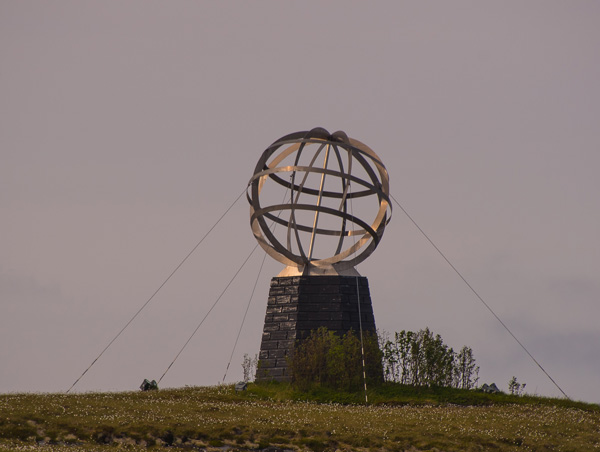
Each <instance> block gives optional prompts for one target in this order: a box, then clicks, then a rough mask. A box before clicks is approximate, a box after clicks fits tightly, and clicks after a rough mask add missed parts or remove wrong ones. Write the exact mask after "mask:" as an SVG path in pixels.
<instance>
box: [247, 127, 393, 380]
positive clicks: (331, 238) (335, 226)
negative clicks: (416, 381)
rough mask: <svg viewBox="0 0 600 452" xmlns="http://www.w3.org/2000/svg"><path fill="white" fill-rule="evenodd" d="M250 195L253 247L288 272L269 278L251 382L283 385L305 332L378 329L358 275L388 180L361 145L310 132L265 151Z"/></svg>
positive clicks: (379, 231) (380, 220)
mask: <svg viewBox="0 0 600 452" xmlns="http://www.w3.org/2000/svg"><path fill="white" fill-rule="evenodd" d="M247 197H248V201H249V203H250V225H251V228H252V232H253V233H254V236H255V237H256V239H257V240H258V243H259V244H260V245H261V247H262V248H263V249H264V250H265V251H266V252H267V253H268V254H269V255H270V256H271V257H273V258H274V259H276V260H278V261H279V262H281V263H282V264H284V265H286V267H285V268H284V269H283V270H282V272H281V273H280V274H279V275H277V276H276V277H274V278H273V279H272V280H271V288H270V291H269V298H268V303H267V312H266V316H265V325H264V329H263V336H262V341H261V347H260V354H259V369H258V371H257V375H256V380H257V381H264V380H277V381H289V380H291V378H292V375H291V374H290V372H289V369H288V359H289V358H290V357H291V356H293V353H294V349H295V347H296V346H297V345H298V344H299V343H300V342H301V341H302V339H303V338H305V337H307V336H308V335H309V334H310V332H311V331H313V330H316V329H318V328H320V327H326V328H328V329H329V330H332V331H334V332H336V333H337V334H340V335H342V334H344V333H346V332H348V331H350V330H353V331H354V332H355V333H358V332H359V331H363V332H364V331H370V332H375V331H376V328H375V318H374V316H373V308H372V304H371V297H370V293H369V285H368V281H367V278H366V277H363V276H360V274H359V273H358V271H357V270H356V268H355V267H356V265H357V264H359V263H360V262H362V261H363V260H365V259H366V258H367V257H368V256H370V255H371V253H372V252H373V250H374V249H375V248H376V247H377V245H378V244H379V242H380V241H381V238H382V236H383V232H384V230H385V227H386V225H387V224H388V223H389V221H390V218H391V203H390V200H389V178H388V173H387V170H386V169H385V166H384V165H383V163H382V162H381V160H380V159H379V157H378V156H377V155H376V154H375V152H373V151H372V150H371V149H370V148H369V147H368V146H366V145H365V144H363V143H361V142H360V141H358V140H355V139H352V138H349V137H348V136H347V135H346V134H345V133H344V132H341V131H338V132H335V133H333V134H330V133H329V132H328V131H327V130H325V129H322V128H316V129H312V130H310V131H305V132H296V133H292V134H289V135H286V136H284V137H282V138H280V139H279V140H277V141H275V142H274V143H273V144H272V145H271V146H269V147H268V148H267V149H266V150H265V152H264V153H263V154H262V156H261V158H260V159H259V161H258V163H257V165H256V168H255V170H254V174H253V176H252V178H251V179H250V182H249V184H248V193H247Z"/></svg>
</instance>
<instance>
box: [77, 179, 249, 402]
mask: <svg viewBox="0 0 600 452" xmlns="http://www.w3.org/2000/svg"><path fill="white" fill-rule="evenodd" d="M245 192H246V189H245V188H244V190H243V191H242V192H241V193H240V194H239V196H238V197H237V198H236V199H235V201H233V202H232V203H231V205H230V206H229V207H228V208H227V210H226V211H225V212H224V213H223V214H222V215H221V216H220V217H219V219H218V220H217V222H216V223H215V224H214V225H213V226H212V227H211V228H210V229H209V230H208V232H207V233H206V234H204V237H202V238H201V239H200V241H199V242H198V243H196V246H194V247H193V248H192V250H191V251H190V252H189V253H188V254H187V256H185V257H184V258H183V260H182V261H181V262H180V263H179V265H177V267H175V270H173V271H172V272H171V274H170V275H169V276H168V277H167V279H165V280H164V281H163V283H162V284H161V285H160V286H159V287H158V289H156V291H155V292H154V293H153V294H152V295H151V296H150V298H148V300H146V302H145V303H144V304H143V305H142V307H141V308H140V309H138V311H137V312H136V313H135V314H134V315H133V317H131V319H129V321H128V322H127V323H126V324H125V326H124V327H123V328H121V331H119V332H118V333H117V335H116V336H115V337H113V339H112V340H111V341H110V342H109V343H108V345H107V346H106V347H104V349H103V350H102V351H101V352H100V354H99V355H98V356H97V357H96V359H94V361H92V364H90V365H89V367H88V368H87V369H85V370H84V371H83V373H82V374H81V375H80V376H79V378H78V379H77V380H75V383H73V384H72V385H71V387H70V388H69V389H68V390H67V392H66V393H67V394H68V393H69V392H70V391H71V389H73V388H74V387H75V385H76V384H77V383H78V382H79V380H81V379H82V378H83V376H84V375H85V374H86V373H87V372H88V370H90V369H91V368H92V366H93V365H94V364H96V361H98V359H100V357H101V356H102V355H103V354H104V352H105V351H106V350H108V348H109V347H110V346H111V345H112V344H113V342H115V341H116V340H117V338H118V337H119V336H120V335H121V334H122V333H123V331H125V329H126V328H127V327H128V326H129V325H130V324H131V322H133V321H134V319H135V318H136V317H137V316H138V315H139V314H140V313H141V312H142V311H143V310H144V308H145V307H146V306H147V305H148V303H150V301H152V299H153V298H154V297H155V296H156V294H158V292H159V291H160V290H161V289H162V288H163V286H164V285H165V284H167V282H168V281H169V280H170V279H171V277H172V276H173V275H174V274H175V272H177V270H179V268H181V266H182V265H183V264H184V263H185V261H187V260H188V258H189V257H190V256H191V255H192V254H193V253H194V251H196V249H197V248H198V247H199V246H200V244H201V243H202V242H203V241H204V239H206V237H208V235H209V234H210V233H211V232H212V230H213V229H214V228H215V227H216V226H217V225H218V224H219V223H220V222H221V220H222V219H223V218H224V217H225V215H227V214H228V213H229V211H230V210H231V208H232V207H233V206H234V205H235V204H236V203H237V202H238V200H239V199H240V198H241V197H242V195H243V194H244V193H245Z"/></svg>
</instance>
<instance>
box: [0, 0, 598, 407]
mask: <svg viewBox="0 0 600 452" xmlns="http://www.w3.org/2000/svg"><path fill="white" fill-rule="evenodd" d="M599 23H600V3H598V2H594V1H569V2H562V1H559V2H553V1H529V2H523V1H504V2H479V1H472V2H466V1H455V2H445V1H440V2H420V1H414V2H404V1H393V2H392V1H390V2H359V1H345V2H341V1H338V2H320V1H319V2H312V1H305V2H279V1H271V2H266V1H263V2H237V3H233V2H200V1H198V2H188V1H185V2H184V1H181V2H158V1H145V0H144V1H129V2H120V1H102V2H100V1H91V2H80V1H62V0H61V1H54V2H42V1H37V2H31V1H2V2H1V3H0V232H1V233H0V392H14V391H44V392H45V391H65V390H67V389H68V388H69V387H70V386H71V385H72V384H73V382H74V381H75V380H76V379H77V378H78V377H79V376H80V375H81V373H82V372H83V371H84V370H85V369H86V368H87V367H88V366H89V365H90V364H91V362H92V361H93V360H94V358H96V356H98V354H99V353H100V352H101V351H102V349H103V348H104V347H105V346H106V345H107V344H108V342H109V341H110V340H111V339H112V338H113V337H114V336H115V335H116V334H117V333H118V331H119V330H120V329H121V328H122V327H123V326H124V325H125V323H126V322H127V321H128V320H129V319H130V318H131V316H132V315H133V314H134V313H135V312H136V311H137V310H138V309H139V308H140V307H141V306H142V305H143V304H144V302H145V301H146V300H147V299H148V298H149V297H150V296H151V295H152V293H153V292H154V291H155V290H156V289H157V288H158V286H159V285H160V284H161V283H162V282H163V281H164V279H165V278H166V277H167V276H168V275H169V274H170V273H171V271H172V270H173V269H174V268H175V267H176V266H177V264H178V263H179V262H180V261H181V259H183V258H184V257H185V255H186V254H187V253H188V252H189V251H190V250H191V249H192V248H193V247H194V245H195V244H196V243H198V241H199V240H200V238H201V237H202V236H203V235H204V234H205V233H206V232H207V231H208V230H209V228H210V227H211V226H213V225H214V224H215V222H216V221H217V220H218V218H219V216H220V215H221V214H222V213H223V212H224V211H225V210H226V209H227V207H228V206H229V205H230V204H231V203H232V202H233V201H234V200H235V199H236V197H237V196H238V195H239V194H240V193H242V191H243V190H244V188H245V186H246V184H247V182H248V180H249V179H250V177H251V175H252V171H253V169H254V166H255V164H256V161H257V160H258V158H259V157H260V155H261V153H262V152H263V150H264V149H265V148H266V147H267V146H268V145H269V144H271V143H272V142H273V141H275V140H276V139H278V138H279V137H281V136H283V135H286V134H288V133H291V132H295V131H300V130H309V129H312V128H313V127H317V126H320V127H324V128H326V129H328V130H330V131H332V132H333V131H335V130H339V129H341V130H344V131H345V132H346V133H347V134H348V135H349V136H351V137H353V138H356V139H358V140H360V141H362V142H364V143H366V144H367V145H369V146H370V147H371V148H372V149H373V150H374V151H375V152H376V153H377V154H378V155H379V156H380V157H381V158H382V160H383V162H384V163H385V165H386V166H387V169H388V171H389V174H390V186H391V191H392V194H393V195H394V196H395V197H396V199H398V201H399V202H400V203H401V204H402V205H403V207H404V208H405V209H406V210H407V211H408V212H409V213H410V214H411V215H412V216H413V218H414V219H415V220H416V222H417V223H418V224H419V225H420V226H421V228H422V229H423V230H424V231H425V232H426V233H427V234H428V235H429V236H430V237H431V239H432V240H433V241H434V242H435V243H436V244H437V245H438V247H439V248H440V249H441V250H442V251H443V252H444V253H445V254H446V255H447V257H448V258H449V259H450V260H451V261H452V262H453V264H454V265H455V266H456V267H457V268H458V269H459V270H460V271H461V272H462V273H463V275H464V276H465V278H467V280H468V281H469V282H470V284H471V285H472V286H473V287H474V288H475V289H476V290H477V291H478V292H479V293H480V295H481V296H482V297H483V298H484V299H485V300H486V302H487V303H488V304H489V305H490V306H491V307H492V308H493V309H494V310H495V312H496V313H497V314H498V315H499V316H500V318H501V319H502V320H503V321H504V322H505V323H506V324H507V325H508V326H509V328H511V330H512V331H513V332H514V334H515V335H516V336H517V337H518V338H519V339H520V340H521V342H522V343H523V344H524V345H525V346H526V347H527V348H528V349H529V350H530V352H531V353H532V354H533V355H534V356H535V358H536V359H537V360H538V361H539V362H540V364H542V366H543V367H544V368H545V369H546V370H547V371H548V373H549V374H550V375H551V376H552V377H553V378H554V380H555V381H556V382H557V383H558V384H559V385H560V386H561V387H562V388H563V389H564V391H565V392H566V393H567V394H568V395H569V396H570V397H572V398H574V399H578V400H585V401H589V402H596V403H597V402H600V389H598V388H599V386H598V381H599V379H598V376H599V375H600V327H599V324H600V320H599V319H600V277H599V272H600V240H599V237H598V231H600V208H599V207H600V201H599V195H598V194H599V192H600V177H598V172H599V169H600V123H599V118H600V87H599V80H600V58H599V57H598V49H600V26H598V24H599ZM255 244H256V242H255V240H254V238H253V236H252V233H251V230H250V227H249V219H248V206H247V203H246V201H245V199H244V198H241V199H240V200H239V201H238V202H237V203H236V204H235V205H234V207H233V208H232V210H231V211H230V213H229V214H228V215H227V216H226V217H225V218H224V219H223V221H222V222H221V223H220V224H219V226H218V229H217V230H216V231H214V232H213V233H211V235H210V236H209V238H208V239H207V240H206V241H205V242H204V243H203V244H202V245H201V246H200V247H199V248H198V249H197V251H196V252H195V253H194V254H193V255H192V257H191V258H190V259H189V260H188V261H187V262H186V264H185V265H184V266H183V267H182V268H181V270H180V271H178V272H177V273H176V274H175V276H174V277H173V278H172V279H171V280H170V281H169V283H168V284H167V285H166V286H165V287H164V288H163V290H162V291H161V292H160V293H159V294H158V295H157V296H156V297H155V298H154V299H153V300H152V302H151V303H150V304H148V306H147V307H146V309H145V310H144V311H143V312H142V314H141V315H140V316H139V317H138V318H137V319H136V320H135V321H134V322H133V323H132V324H131V325H130V326H129V328H128V329H127V330H126V331H125V332H124V333H123V335H122V336H120V337H119V339H117V341H115V342H114V344H113V345H112V346H111V347H110V348H109V349H108V350H107V352H106V353H105V354H104V355H103V356H102V357H101V358H100V359H99V360H98V362H96V364H95V365H94V366H93V367H92V368H91V370H90V371H89V372H88V373H87V374H86V375H85V376H84V378H82V379H81V381H80V382H79V383H78V385H77V386H76V390H79V391H89V390H136V389H137V388H138V386H139V385H140V383H141V382H142V380H143V379H144V378H148V379H158V378H159V377H160V376H161V375H162V373H163V372H164V371H165V369H166V368H167V366H168V365H169V364H170V363H171V361H172V360H173V358H174V357H175V355H176V354H177V352H178V351H179V350H180V349H181V347H182V346H183V344H184V343H185V341H186V340H187V339H188V337H189V336H190V334H191V333H192V332H193V330H194V329H195V328H196V326H197V325H198V324H199V322H200V321H201V319H202V318H203V316H204V315H205V314H206V312H207V311H208V310H209V308H210V306H211V305H212V304H213V303H214V302H215V300H216V299H217V297H218V296H219V294H220V293H221V291H222V290H223V289H224V287H225V286H226V284H227V283H228V282H229V280H230V279H231V278H232V277H233V275H234V273H235V272H236V271H237V269H238V267H239V266H240V265H241V263H242V262H243V260H244V259H245V258H246V257H247V256H248V254H249V253H250V251H251V250H252V248H253V247H254V246H255ZM263 255H264V253H262V251H260V252H258V251H257V252H256V253H255V254H254V255H253V256H252V257H251V259H250V261H249V264H248V265H246V266H245V267H244V268H243V269H242V271H241V272H240V274H239V276H238V277H237V278H236V279H235V281H234V283H233V284H232V285H231V287H230V289H229V290H228V291H227V292H226V293H225V295H224V296H223V297H222V298H221V300H220V301H219V303H218V304H217V306H216V307H215V309H214V311H212V313H211V315H210V316H209V317H208V319H207V321H206V322H205V323H204V324H203V325H202V327H201V328H200V329H199V330H198V333H197V334H196V335H195V336H194V338H193V339H192V341H191V342H190V343H189V345H188V347H187V348H186V349H185V351H184V352H183V353H182V354H181V356H180V357H179V358H178V360H177V361H176V363H175V364H174V365H173V367H172V368H171V370H170V371H169V373H168V374H167V375H166V376H165V378H164V380H163V381H162V383H161V386H162V387H178V386H183V385H212V384H217V383H219V382H220V381H221V380H222V378H223V375H224V372H225V369H226V367H227V363H228V361H229V356H230V354H231V352H232V347H233V344H234V341H235V338H236V335H237V332H238V329H239V327H240V323H241V321H242V317H243V314H244V311H245V309H246V305H247V303H248V301H249V297H250V293H251V291H252V286H253V284H254V281H255V280H256V278H257V273H258V269H259V266H260V263H261V261H262V258H263ZM281 269H282V265H281V264H279V263H278V262H276V261H274V260H272V259H270V258H268V259H267V261H266V263H265V267H264V269H263V271H262V272H261V274H260V276H259V280H258V285H257V289H256V292H255V295H254V297H253V299H252V300H251V305H250V310H249V314H248V317H247V319H246V323H245V325H244V328H243V330H242V333H241V338H240V342H239V344H238V347H237V349H236V351H235V353H234V356H233V360H232V361H231V367H230V369H229V372H228V375H227V379H226V381H228V382H233V381H237V380H239V379H240V378H241V376H242V367H241V362H242V357H243V355H244V353H248V354H250V355H254V354H255V353H257V352H258V350H259V347H260V339H261V333H262V327H263V321H264V314H265V308H266V300H267V293H268V288H269V280H270V278H271V277H273V276H275V275H276V274H277V273H279V271H280V270H281ZM358 270H359V272H360V273H361V274H363V275H364V276H367V277H368V278H369V283H370V287H371V295H372V299H373V306H374V312H375V319H376V322H377V326H378V328H380V329H383V330H386V331H390V332H393V331H400V330H403V329H406V330H412V331H417V330H419V329H421V328H425V327H429V328H431V329H432V330H433V331H434V332H435V333H439V334H440V335H441V336H442V338H443V339H444V341H445V342H446V343H447V344H448V345H450V346H452V347H454V348H455V349H458V348H460V347H461V346H462V345H468V346H470V347H472V348H473V351H474V353H475V357H476V359H477V362H478V364H479V365H480V367H481V372H480V377H481V380H480V383H484V382H486V383H492V382H496V384H497V385H498V386H499V387H501V389H504V390H507V386H508V381H509V379H510V378H511V377H512V376H513V375H514V376H516V377H517V378H518V380H519V381H520V382H522V383H526V384H527V387H526V389H527V391H528V392H531V393H538V394H542V395H546V396H560V392H559V391H558V389H556V387H555V386H554V385H553V384H552V382H551V381H550V380H549V379H548V378H547V377H546V376H545V375H544V374H543V372H542V371H541V370H540V369H539V368H538V367H537V366H536V365H535V363H534V362H532V360H531V359H530V358H529V357H528V356H527V355H526V354H525V352H524V351H523V350H522V349H521V348H520V347H519V345H518V344H517V343H516V342H515V341H514V340H513V339H512V338H511V337H510V335H509V334H508V333H507V332H506V331H505V330H504V329H503V328H502V326H501V325H500V324H499V323H498V321H497V320H496V319H495V318H494V317H493V316H492V315H491V314H490V313H489V312H488V311H487V310H486V308H485V307H484V306H483V305H482V304H481V303H480V302H479V301H478V300H477V298H476V297H475V296H474V295H473V294H472V293H471V292H470V291H469V289H468V287H466V285H465V284H464V283H463V282H462V281H461V280H460V279H459V278H458V277H457V276H456V274H454V272H453V271H452V269H451V268H450V267H449V266H448V265H447V264H446V263H445V262H444V261H443V259H441V258H440V256H439V255H438V254H437V253H436V251H435V250H434V249H433V248H432V247H431V246H430V245H429V244H428V243H427V241H426V240H425V239H424V238H423V237H422V236H421V235H420V233H419V232H418V230H417V229H416V228H415V227H414V226H413V225H412V224H411V223H410V221H409V220H408V219H407V218H406V217H405V216H404V214H403V213H402V211H401V210H400V209H398V208H395V209H394V216H393V218H392V222H391V223H390V226H389V228H388V229H386V233H385V236H384V237H383V241H382V245H381V246H380V247H379V248H378V249H377V250H376V251H375V253H373V255H372V256H371V257H370V258H369V259H368V260H367V261H365V262H364V263H362V264H361V265H360V266H359V268H358Z"/></svg>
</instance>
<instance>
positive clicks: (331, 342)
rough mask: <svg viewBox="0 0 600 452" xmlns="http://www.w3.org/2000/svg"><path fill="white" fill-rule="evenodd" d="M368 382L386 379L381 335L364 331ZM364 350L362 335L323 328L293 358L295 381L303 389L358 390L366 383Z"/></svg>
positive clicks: (314, 332)
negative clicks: (364, 376) (338, 333)
mask: <svg viewBox="0 0 600 452" xmlns="http://www.w3.org/2000/svg"><path fill="white" fill-rule="evenodd" d="M363 344H364V356H365V373H366V377H367V383H368V384H370V385H373V384H380V383H381V382H382V381H383V367H382V364H381V358H382V354H381V351H380V350H379V345H378V342H377V337H376V336H375V335H374V334H372V333H370V332H367V333H364V334H363ZM362 359H363V353H362V350H361V341H360V338H358V337H356V335H355V334H354V332H353V331H349V332H347V333H346V334H344V335H343V336H339V335H337V334H335V333H334V332H333V331H330V330H328V329H327V328H324V327H322V328H319V329H318V330H315V331H312V332H311V334H310V335H309V336H308V337H307V338H306V339H304V340H302V341H301V342H300V343H299V344H298V345H297V346H296V348H295V349H294V356H293V357H292V358H291V359H290V360H289V367H290V369H291V371H292V379H293V384H294V386H296V387H297V388H298V389H300V390H308V389H310V388H312V387H315V386H323V387H328V388H332V389H336V390H342V391H356V390H359V389H360V388H361V387H362V385H363V363H362Z"/></svg>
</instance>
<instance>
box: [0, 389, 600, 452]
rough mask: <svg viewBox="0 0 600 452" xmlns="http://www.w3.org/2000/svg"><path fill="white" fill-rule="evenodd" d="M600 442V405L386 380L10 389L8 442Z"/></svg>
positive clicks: (366, 446)
mask: <svg viewBox="0 0 600 452" xmlns="http://www.w3.org/2000/svg"><path fill="white" fill-rule="evenodd" d="M273 447H275V448H280V449H289V450H311V451H315V452H321V451H324V450H332V451H334V450H336V449H339V450H390V451H404V450H410V451H421V450H443V451H459V450H460V451H464V450H469V451H479V450H498V451H505V450H506V451H509V450H540V451H544V450H548V451H550V450H552V451H557V450H563V451H586V450H600V406H598V405H593V404H585V403H581V402H570V401H567V400H562V399H548V398H536V397H529V396H522V397H517V396H509V395H506V394H497V395H490V394H483V393H480V392H474V391H464V390H454V389H447V388H446V389H442V388H440V389H429V388H412V387H405V386H400V385H394V384H386V385H383V386H382V387H380V388H376V389H374V390H371V391H370V392H369V404H368V405H366V404H365V403H364V394H361V393H359V394H347V393H336V392H331V391H327V390H324V389H320V390H315V391H313V392H311V393H299V392H296V391H294V390H293V389H292V388H291V387H290V386H289V385H285V384H271V385H254V384H250V385H249V387H248V390H247V391H245V392H241V393H236V392H235V390H234V388H233V386H217V387H191V388H185V389H174V390H159V391H153V392H122V393H84V394H69V395H66V394H4V395H0V451H16V450H19V451H28V450H46V451H61V452H62V451H70V452H76V451H108V450H115V448H118V449H121V450H131V451H136V450H146V449H148V448H152V449H155V450H160V449H163V450H167V448H168V450H188V451H189V450H202V449H206V450H214V451H222V450H262V449H267V448H273Z"/></svg>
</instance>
